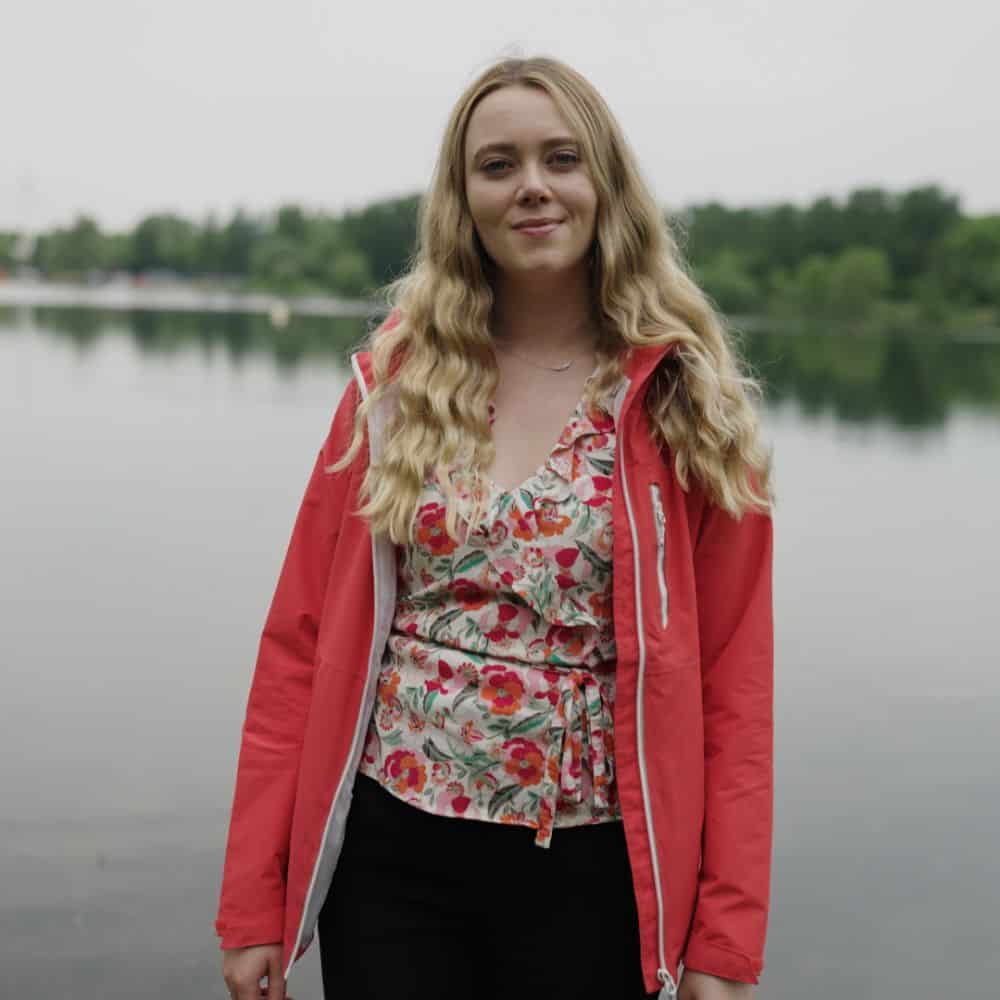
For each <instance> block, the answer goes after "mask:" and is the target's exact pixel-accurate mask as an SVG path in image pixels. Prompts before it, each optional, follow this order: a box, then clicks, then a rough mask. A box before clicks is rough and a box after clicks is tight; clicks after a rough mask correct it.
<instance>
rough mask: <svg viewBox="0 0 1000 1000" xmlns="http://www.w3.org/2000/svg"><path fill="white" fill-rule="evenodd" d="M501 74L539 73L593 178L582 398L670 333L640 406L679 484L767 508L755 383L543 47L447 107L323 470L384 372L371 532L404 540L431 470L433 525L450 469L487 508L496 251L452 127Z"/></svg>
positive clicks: (453, 504)
mask: <svg viewBox="0 0 1000 1000" xmlns="http://www.w3.org/2000/svg"><path fill="white" fill-rule="evenodd" d="M510 86H527V87H538V88H540V89H541V90H543V91H545V92H546V93H547V94H548V95H549V96H550V97H551V98H552V100H553V101H554V103H555V104H556V106H557V108H558V109H559V111H560V113H561V114H562V116H563V117H564V118H565V120H566V121H567V123H568V124H569V125H570V127H571V128H572V130H573V131H574V132H575V134H576V137H577V139H578V140H579V142H580V144H581V147H582V155H583V160H584V162H585V164H586V165H587V167H588V169H589V172H590V177H591V180H592V183H593V185H594V188H595V190H596V192H597V200H598V207H597V223H596V236H595V242H594V246H593V247H592V249H591V254H592V267H591V275H592V280H591V292H592V297H593V302H592V306H593V311H594V315H595V316H596V317H597V319H598V321H599V325H600V333H599V339H598V343H597V360H598V368H597V375H596V376H595V378H594V379H592V380H591V382H590V383H589V385H588V389H587V396H588V402H592V401H593V400H594V399H595V398H596V397H597V396H598V394H603V393H604V392H605V391H607V390H609V389H611V388H612V387H613V386H614V384H615V383H616V382H617V381H618V379H619V378H620V376H621V374H622V371H623V368H622V362H623V360H624V355H625V353H626V352H627V351H628V349H629V348H632V347H647V346H650V345H664V344H671V343H674V344H676V345H677V346H676V349H675V350H674V351H672V352H670V353H669V354H668V355H666V356H665V358H664V361H663V363H661V364H660V366H659V367H658V369H657V371H656V373H655V375H654V376H653V379H652V384H651V386H650V388H649V391H648V393H647V394H646V397H645V409H646V412H647V416H648V420H649V424H650V429H651V432H652V433H653V435H654V438H656V439H658V440H659V441H660V442H661V443H662V444H663V445H665V446H666V447H667V449H668V450H669V454H670V455H672V458H673V465H674V469H675V474H676V476H677V479H678V481H679V483H680V485H681V487H682V488H683V489H684V490H685V491H687V490H688V489H689V488H690V479H691V477H692V476H693V477H694V478H695V479H697V480H698V482H699V483H700V484H701V485H702V487H703V489H704V490H705V491H706V493H707V495H708V497H709V498H710V500H711V501H712V502H714V503H715V504H717V505H718V506H720V507H722V508H723V509H724V510H726V511H728V512H729V513H730V514H732V515H733V516H734V517H742V515H743V512H744V511H745V510H747V509H755V510H761V511H767V512H769V511H770V509H771V504H772V500H773V497H772V492H771V485H770V467H771V457H770V454H769V453H767V452H765V450H764V449H763V448H762V446H761V444H760V442H759V439H758V419H757V414H756V410H755V408H754V406H753V401H754V399H759V397H760V395H761V390H760V386H759V383H758V382H757V381H756V380H755V379H754V378H753V377H752V376H751V375H750V374H749V369H748V366H747V365H746V363H745V362H744V361H743V360H742V359H741V358H740V357H738V355H737V352H736V349H735V346H734V344H733V343H732V338H731V337H730V335H729V333H728V331H727V330H726V328H725V325H724V323H723V321H722V318H721V316H720V315H719V314H718V313H717V312H716V310H715V309H714V308H713V305H712V304H711V302H710V301H709V299H708V298H707V297H706V295H705V294H704V293H703V292H702V291H701V289H699V288H698V286H697V285H696V283H695V282H694V280H693V279H692V277H691V276H690V274H689V272H688V269H687V265H686V263H685V262H684V260H683V257H682V255H681V252H680V250H679V249H678V246H677V242H676V240H675V239H674V236H673V234H672V233H671V231H670V227H669V225H668V223H667V221H666V218H665V216H664V214H663V213H662V212H661V210H660V209H659V208H658V206H657V205H656V203H655V201H654V199H653V197H652V195H651V194H650V192H649V190H648V189H647V187H646V185H645V184H644V182H643V180H642V178H641V176H640V172H639V168H638V165H637V163H636V160H635V157H634V154H633V153H632V151H631V149H630V148H629V146H628V144H627V143H626V141H625V137H624V135H623V133H622V131H621V128H620V126H619V125H618V123H617V121H616V120H615V118H614V116H613V115H612V113H611V111H610V110H609V108H608V107H607V105H606V104H605V102H604V99H603V98H602V97H601V95H600V94H599V93H598V92H597V90H596V89H595V88H594V87H593V85H592V84H590V83H589V82H588V81H587V80H586V79H585V78H584V77H583V76H581V75H580V74H579V73H578V72H576V71H575V70H574V69H572V68H571V67H569V66H567V65H565V64H564V63H562V62H559V61H558V60H555V59H549V58H532V59H505V60H503V61H501V62H499V63H496V64H495V65H493V66H492V67H490V68H489V69H487V70H485V71H484V72H483V73H481V74H480V76H479V77H478V78H477V79H476V80H475V81H474V82H473V83H472V84H471V85H470V86H469V87H468V88H467V89H466V90H465V92H464V93H463V94H462V96H461V97H460V98H459V100H458V102H457V104H456V105H455V107H454V109H453V110H452V112H451V116H450V118H449V121H448V124H447V127H446V129H445V133H444V137H443V140H442V143H441V148H440V152H439V156H438V160H437V164H436V167H435V170H434V174H433V177H432V180H431V185H430V189H429V191H428V192H427V194H426V196H425V197H424V198H423V199H422V201H421V206H420V214H419V225H418V244H417V251H416V253H415V256H414V258H413V261H412V263H411V267H410V270H409V271H408V273H406V274H405V275H404V276H403V277H402V278H400V279H398V280H397V281H395V282H393V283H392V284H391V285H389V286H387V288H386V290H385V294H386V298H387V301H388V303H389V305H390V307H391V308H392V314H391V317H390V319H391V322H386V323H384V324H383V325H382V326H381V327H379V328H377V329H375V330H373V331H372V332H371V333H370V334H369V335H368V337H367V342H366V346H367V348H368V349H369V350H370V351H371V358H372V372H373V376H374V381H375V388H374V389H373V390H372V391H371V392H370V393H369V395H368V396H367V398H365V399H364V400H362V401H361V402H360V403H359V406H358V410H357V413H356V416H355V422H354V430H353V435H352V438H351V442H350V445H349V447H348V449H347V451H346V452H345V453H344V455H343V456H341V458H340V459H338V460H337V461H336V462H335V463H333V464H332V465H331V466H329V467H328V469H327V471H328V472H337V471H339V470H341V469H343V468H344V467H346V466H347V465H348V464H349V463H350V462H351V461H352V460H353V458H354V457H355V455H356V454H357V451H358V449H359V448H360V446H361V443H362V441H363V439H364V428H365V422H366V418H367V415H368V412H369V411H370V410H371V408H372V407H373V406H375V405H376V404H377V403H378V401H379V399H380V398H381V397H382V396H383V394H384V393H385V392H387V391H388V390H389V387H390V385H393V384H394V385H395V387H396V388H397V389H398V403H399V405H398V408H397V409H396V411H395V413H394V415H393V417H392V418H391V420H390V422H389V425H388V427H387V428H386V433H385V439H384V447H383V450H382V452H381V455H380V457H379V459H378V461H377V462H372V463H370V464H369V466H368V468H367V470H366V472H365V476H364V479H363V482H362V485H361V494H362V501H363V505H362V506H361V507H360V508H359V510H358V513H359V514H361V515H362V516H364V517H367V518H368V520H369V523H370V526H371V530H372V532H373V533H375V534H381V533H386V534H388V536H389V538H391V539H392V541H393V542H395V543H396V544H405V543H412V542H413V540H414V536H413V530H414V526H415V525H414V521H415V517H414V515H415V513H416V509H417V506H418V503H419V498H420V494H421V492H422V490H423V487H424V483H425V479H426V477H427V475H428V474H429V473H431V472H433V473H434V475H435V476H436V477H437V480H438V483H439V485H440V488H441V490H442V493H443V495H444V496H445V498H446V501H447V506H446V519H445V527H446V530H447V531H448V533H449V534H450V535H451V536H452V537H453V538H458V531H457V516H458V510H459V506H460V500H459V496H458V492H457V490H456V488H455V486H454V483H453V482H452V478H451V476H452V473H453V471H455V470H457V469H460V468H465V469H466V470H467V471H468V472H469V473H470V475H471V483H472V489H471V496H472V500H473V505H472V509H471V512H468V511H467V512H465V516H466V517H467V519H468V523H469V524H470V525H475V524H476V523H478V518H479V517H480V516H481V515H482V513H483V511H484V504H485V500H486V498H487V487H486V477H485V472H484V470H487V469H489V468H490V466H491V465H492V463H493V459H494V453H495V452H494V447H493V443H492V439H491V436H490V430H489V418H488V410H487V406H488V402H489V401H490V400H491V399H492V398H493V394H494V392H495V390H496V387H497V384H498V382H499V371H498V368H497V364H496V359H495V355H494V353H493V348H492V333H491V330H490V318H491V313H492V308H493V301H494V300H493V287H492V284H491V280H490V277H491V273H492V270H491V269H492V267H493V264H492V261H491V260H490V259H489V257H488V256H487V255H486V253H485V252H484V250H483V248H482V245H481V243H480V242H479V239H478V237H477V235H476V232H475V229H474V226H473V222H472V217H471V216H470V214H469V209H468V204H467V201H466V188H465V139H466V131H467V128H468V124H469V119H470V117H471V115H472V113H473V111H474V110H475V108H476V106H477V105H478V103H479V101H480V100H482V98H483V97H485V96H486V95H487V94H489V93H491V92H492V91H494V90H497V89H499V88H501V87H510Z"/></svg>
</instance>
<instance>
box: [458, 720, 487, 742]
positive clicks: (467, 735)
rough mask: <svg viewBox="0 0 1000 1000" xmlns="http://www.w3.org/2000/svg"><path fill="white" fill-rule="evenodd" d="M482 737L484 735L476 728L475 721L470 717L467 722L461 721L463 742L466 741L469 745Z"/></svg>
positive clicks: (483, 737)
mask: <svg viewBox="0 0 1000 1000" xmlns="http://www.w3.org/2000/svg"><path fill="white" fill-rule="evenodd" d="M482 739H485V736H484V735H483V733H481V732H480V731H479V730H478V729H476V726H475V723H474V722H473V721H472V719H469V721H468V722H463V723H462V740H463V742H465V743H468V744H469V745H470V746H471V745H472V744H473V743H478V742H479V741H480V740H482Z"/></svg>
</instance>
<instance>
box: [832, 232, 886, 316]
mask: <svg viewBox="0 0 1000 1000" xmlns="http://www.w3.org/2000/svg"><path fill="white" fill-rule="evenodd" d="M891 286H892V271H891V270H890V267H889V257H888V255H887V254H886V252H885V251H884V250H877V249H875V248H873V247H850V248H849V249H847V250H844V251H843V252H842V253H839V254H838V255H837V257H836V258H835V259H834V260H833V262H832V264H831V265H830V270H829V288H828V292H827V294H828V295H829V311H830V312H831V313H832V314H834V315H837V316H841V317H845V318H850V319H860V318H861V317H862V316H864V315H865V314H867V313H870V312H871V310H872V309H873V307H874V306H875V305H876V303H877V302H878V301H879V300H880V299H882V298H884V297H885V296H886V295H887V294H888V292H889V289H890V288H891Z"/></svg>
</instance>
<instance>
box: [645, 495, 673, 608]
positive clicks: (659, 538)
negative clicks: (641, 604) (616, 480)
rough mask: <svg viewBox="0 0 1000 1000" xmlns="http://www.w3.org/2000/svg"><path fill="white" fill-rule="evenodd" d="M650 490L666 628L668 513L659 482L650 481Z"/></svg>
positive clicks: (657, 574)
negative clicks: (664, 507)
mask: <svg viewBox="0 0 1000 1000" xmlns="http://www.w3.org/2000/svg"><path fill="white" fill-rule="evenodd" d="M649 492H650V496H651V497H652V500H653V520H654V521H655V522H656V582H657V583H658V584H659V586H660V628H666V627H667V611H668V603H669V599H668V595H667V575H666V562H667V515H666V514H664V513H663V501H662V500H661V499H660V486H659V483H650V484H649Z"/></svg>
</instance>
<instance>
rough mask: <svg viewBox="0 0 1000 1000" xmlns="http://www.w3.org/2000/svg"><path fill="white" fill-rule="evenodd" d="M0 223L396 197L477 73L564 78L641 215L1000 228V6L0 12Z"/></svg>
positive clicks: (38, 1)
mask: <svg viewBox="0 0 1000 1000" xmlns="http://www.w3.org/2000/svg"><path fill="white" fill-rule="evenodd" d="M0 14H2V19H0V24H2V31H0V53H2V61H0V66H2V74H3V80H4V86H3V91H2V92H3V95H4V99H3V104H2V109H3V110H2V111H0V116H2V117H0V228H9V227H22V226H30V227H35V226H47V225H51V224H55V223H65V222H68V221H70V220H71V219H72V218H73V217H74V215H75V214H76V213H79V212H87V213H90V214H92V215H94V216H96V217H97V218H98V220H99V221H100V222H101V223H102V224H104V225H106V226H110V227H120V226H126V225H131V224H133V223H134V222H135V221H136V219H138V218H139V217H140V216H141V215H143V214H145V213H147V212H151V211H159V210H174V211H179V212H182V213H184V214H188V215H191V216H202V215H203V214H204V213H206V212H208V211H216V212H218V213H220V214H224V215H225V214H228V213H229V212H230V211H231V210H232V209H233V208H234V207H236V206H237V205H243V206H245V207H247V208H249V209H250V210H252V211H257V210H263V209H268V208H272V207H274V206H275V205H277V204H278V203H280V202H282V201H289V200H291V201H298V202H301V203H303V204H305V205H307V206H310V207H313V208H324V209H328V210H333V211H339V210H341V209H343V208H345V207H348V206H357V205H361V204H364V203H365V202H366V201H369V200H371V199H374V198H378V197H384V196H388V195H393V194H399V193H404V192H410V191H414V190H419V189H421V188H422V187H423V186H424V185H425V183H426V180H427V177H428V175H429V172H430V169H431V166H432V163H433V159H434V155H435V150H436V145H437V143H438V141H439V139H440V135H441V130H442V127H443V124H444V121H445V119H446V117H447V113H448V110H449V108H450V106H451V104H452V102H453V101H454V99H455V98H456V97H457V96H458V94H459V92H460V91H461V89H462V88H463V87H464V86H465V85H466V84H467V83H468V82H469V81H470V80H471V79H472V77H473V76H474V75H476V73H478V71H479V70H481V69H482V68H484V67H485V66H486V65H487V64H488V63H490V62H491V61H492V60H493V59H494V58H497V57H499V56H502V55H507V54H515V55H532V54H536V53H543V54H549V55H554V56H557V57H559V58H561V59H565V60H566V61H568V62H570V63H572V64H573V65H575V66H576V67H577V68H578V69H580V70H581V71H582V72H583V73H584V74H585V75H587V76H588V77H589V78H590V79H591V80H593V81H594V83H595V84H596V85H597V86H598V88H599V89H600V90H601V91H602V93H603V94H604V96H605V97H606V98H607V100H608V102H609V103H610V105H611V107H612V108H613V110H614V111H615V113H616V114H617V115H618V117H619V119H620V120H621V122H622V124H623V126H624V128H625V131H626V133H627V135H628V136H629V138H630V140H631V141H632V143H633V145H634V146H635V148H636V151H637V153H638V155H639V157H640V161H641V163H642V164H643V166H644V170H645V173H646V175H647V178H648V180H649V181H650V183H651V184H652V186H653V189H654V191H655V192H656V194H657V197H658V198H659V200H660V201H661V202H662V203H664V204H665V205H670V206H679V205H682V204H686V203H689V202H692V201H698V200H704V199H708V198H720V199H722V200H724V201H726V202H727V203H730V204H748V203H762V202H767V201H774V200H777V199H784V198H787V199H791V200H795V201H800V202H802V201H805V200H808V199H810V198H813V197H817V196H819V195H821V194H832V195H834V196H842V195H843V194H845V193H846V192H847V191H849V190H850V189H851V188H853V187H857V186H860V185H863V184H879V185H882V186H885V187H888V188H890V189H893V190H899V189H903V188H906V187H910V186H913V185H917V184H922V183H931V182H937V183H940V184H942V185H943V186H944V187H945V188H947V189H948V190H951V191H953V192H955V193H957V194H959V195H960V196H961V197H962V202H963V206H964V207H965V209H966V211H969V212H977V213H978V212H988V211H1000V127H998V125H1000V111H998V101H997V95H998V94H1000V61H998V57H997V52H998V49H1000V5H998V4H996V3H992V2H988V0H951V2H950V3H948V4H947V5H938V4H932V5H923V4H917V3H914V2H913V0H867V2H866V0H837V2H835V3H822V4H821V3H817V2H811V0H795V2H793V0H770V2H765V0H742V2H741V0H731V2H724V0H699V2H697V3H691V2H684V3H677V2H674V0H660V2H646V0H578V2H568V0H502V2H485V3H482V2H473V0H467V2H463V0H422V2H421V3H399V2H397V3H381V2H377V0H372V2H365V0H360V2H350V0H349V2H343V0H325V2H321V0H282V2H280V3H278V2H274V0H271V2H265V3H256V4H254V3H250V2H247V0H170V2H168V3H165V2H162V0H156V2H153V0H91V2H89V3H74V2H72V0H60V2H56V0H32V2H31V3H28V2H25V0H20V2H18V0H0Z"/></svg>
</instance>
